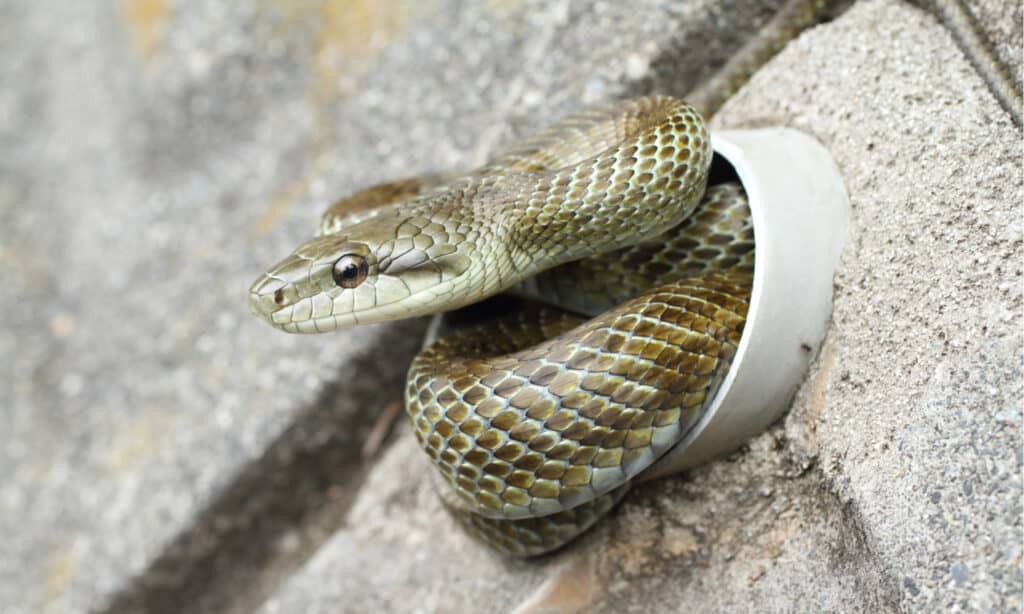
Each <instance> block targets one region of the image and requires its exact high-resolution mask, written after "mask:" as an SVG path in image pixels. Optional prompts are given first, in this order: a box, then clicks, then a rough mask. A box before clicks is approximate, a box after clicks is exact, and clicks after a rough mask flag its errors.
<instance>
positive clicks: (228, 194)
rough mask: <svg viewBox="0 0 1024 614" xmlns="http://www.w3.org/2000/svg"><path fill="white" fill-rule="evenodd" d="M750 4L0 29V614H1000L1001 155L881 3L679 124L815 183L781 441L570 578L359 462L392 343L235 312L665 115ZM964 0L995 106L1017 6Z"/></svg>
mask: <svg viewBox="0 0 1024 614" xmlns="http://www.w3.org/2000/svg"><path fill="white" fill-rule="evenodd" d="M778 4H779V2H777V1H776V0H766V1H762V0H687V1H686V2H676V1H669V0H645V1H643V2H630V3H620V2H600V1H597V0H586V1H581V2H569V1H568V0H561V1H560V0H555V1H541V0H536V1H525V0H524V1H518V0H485V1H481V2H473V1H469V0H465V1H458V0H425V1H411V0H410V1H401V0H381V1H374V0H251V1H248V2H230V1H228V0H121V1H114V0H107V1H104V0H95V1H87V2H31V1H29V0H2V1H0V263H2V265H3V266H2V270H3V271H4V273H3V280H4V284H3V285H4V288H5V291H6V292H5V294H6V296H5V300H3V301H0V357H2V358H0V542H2V543H3V544H4V548H3V549H2V552H0V610H2V611H4V612H12V613H17V612H25V613H28V612H89V611H95V612H137V611H138V612H141V611H149V612H249V611H254V610H256V609H258V608H263V611H267V612H272V611H281V612H297V611H324V612H334V611H352V612H358V611H370V610H383V611H409V612H412V611H423V612H435V611H436V612H446V611H455V610H466V611H481V610H487V609H489V608H490V607H491V605H490V604H494V605H493V608H494V609H495V610H496V611H512V610H514V609H515V608H516V607H520V608H521V611H545V610H544V608H547V610H546V611H579V610H582V609H590V610H596V611H615V612H619V611H673V610H675V607H676V606H677V605H678V604H680V603H682V601H683V600H685V601H686V602H687V603H691V604H695V606H694V607H700V608H702V609H708V610H719V609H748V608H749V607H752V606H753V607H757V606H760V607H765V608H768V609H786V606H787V605H790V606H792V605H793V604H799V605H796V606H795V607H793V608H792V609H796V610H812V609H824V610H837V609H853V610H857V609H879V608H880V609H896V608H906V609H912V610H913V609H932V608H937V607H953V606H954V605H958V606H962V607H964V608H965V609H974V608H975V607H978V608H992V609H997V610H1004V609H1013V608H1017V609H1019V608H1020V593H1021V580H1020V563H1021V545H1020V535H1021V533H1020V530H1021V521H1020V500H1021V499H1020V494H1021V481H1020V469H1021V455H1020V454H1021V453H1020V446H1019V443H1020V442H1019V429H1020V424H1021V418H1020V406H1019V399H1020V398H1021V392H1022V390H1021V363H1020V354H1019V351H1020V341H1021V333H1020V329H1021V326H1020V324H1021V321H1020V320H1021V318H1020V316H1021V311H1020V289H1021V288H1020V283H1021V262H1022V261H1024V259H1022V258H1021V228H1020V220H1021V217H1020V215H1019V214H1020V211H1019V203H1020V202H1021V181H1022V180H1021V164H1020V151H1019V150H1020V148H1019V143H1020V132H1019V131H1018V130H1017V129H1016V128H1014V127H1013V125H1012V124H1011V123H1010V122H1009V120H1008V119H1007V117H1006V116H1005V114H1003V113H1002V111H1001V110H1000V109H999V107H998V105H996V104H995V102H994V100H992V99H991V97H990V96H988V93H987V90H986V89H985V88H984V85H983V84H982V83H981V82H980V80H979V79H978V78H977V75H975V74H974V73H973V71H972V69H971V68H970V66H969V64H967V63H966V62H965V61H964V59H963V57H962V54H960V52H959V51H958V50H957V48H956V46H955V45H954V44H953V43H952V39H951V38H950V37H949V35H948V33H947V32H946V31H945V30H943V29H942V28H941V26H939V25H938V24H937V23H936V22H935V20H934V19H933V18H932V17H931V16H930V15H928V14H927V13H926V12H924V11H922V10H920V9H918V8H916V7H914V6H912V5H909V4H906V3H902V2H898V1H896V0H870V1H864V2H858V3H856V4H855V5H854V6H853V7H852V8H851V9H850V10H849V11H847V12H846V13H844V14H842V15H840V16H837V18H836V20H835V21H833V22H831V23H829V24H825V25H823V26H821V27H819V28H815V29H814V30H812V31H811V32H809V33H808V34H807V35H805V36H803V37H801V38H800V39H798V40H797V41H795V42H794V43H792V44H791V45H790V46H789V48H788V49H787V50H786V51H785V52H784V53H783V54H782V55H781V56H780V57H779V58H778V59H777V60H775V61H773V62H772V63H771V64H770V65H769V67H767V68H766V69H765V70H764V71H763V72H762V73H761V74H759V75H758V76H757V77H755V79H754V81H753V82H752V83H751V85H750V86H749V87H748V88H746V89H745V90H744V92H742V93H741V94H740V96H738V97H737V99H736V100H734V101H733V102H732V103H730V105H729V106H727V107H726V108H725V109H724V110H723V112H722V114H721V115H720V116H719V117H718V118H716V120H715V121H716V124H715V125H716V128H719V127H761V126H770V125H788V126H793V127H796V128H800V129H803V130H805V131H807V132H810V133H811V134H813V135H814V136H816V137H817V138H819V139H820V140H822V141H823V142H824V143H826V145H828V146H829V147H830V148H831V149H832V150H833V151H834V153H835V156H836V159H837V161H838V163H839V165H840V167H841V169H842V170H843V172H844V175H845V176H846V177H847V178H848V181H849V183H848V189H849V191H850V193H851V198H852V200H853V203H854V210H855V220H854V222H855V233H856V236H855V238H854V240H853V241H851V248H849V250H848V252H849V253H848V254H847V256H846V257H845V259H844V268H843V270H842V271H841V273H840V275H839V278H837V307H836V318H835V322H834V324H833V331H832V332H831V333H830V337H829V341H828V342H827V343H826V348H825V350H823V355H822V358H821V361H820V362H821V364H819V365H818V366H817V367H816V368H815V371H814V372H813V373H812V375H811V378H810V379H809V380H808V383H807V384H806V385H805V386H804V388H803V389H802V390H801V391H800V393H799V394H798V397H797V401H796V405H795V408H794V410H793V412H792V413H791V414H790V416H789V417H787V418H786V419H785V420H784V423H782V424H779V425H777V426H776V427H774V429H773V430H772V431H771V432H770V433H768V434H766V435H764V436H762V437H761V438H759V439H757V440H756V441H755V442H753V443H752V444H751V446H750V448H749V449H748V450H746V451H745V452H743V453H741V454H738V455H735V456H733V457H730V458H729V459H726V460H724V461H721V462H719V463H715V464H713V465H711V466H709V467H706V468H703V469H701V470H698V471H697V472H695V473H694V474H692V475H690V476H687V477H685V478H680V479H676V480H669V481H666V482H665V484H659V485H658V486H657V487H651V488H644V489H641V492H639V493H638V494H637V495H636V496H635V497H631V498H630V499H629V500H628V501H627V502H626V503H625V504H624V505H623V507H622V510H620V512H619V513H618V514H617V515H616V516H615V518H613V519H610V521H609V523H608V524H607V526H605V527H602V528H601V529H599V530H598V531H596V532H595V534H594V535H593V536H590V537H588V538H586V539H585V540H583V542H582V544H581V545H580V546H579V547H578V548H575V549H571V550H570V551H568V552H564V553H561V554H559V555H555V556H554V557H547V558H546V559H543V560H541V561H538V562H526V563H524V562H509V561H504V560H502V559H499V558H497V557H495V556H494V555H492V554H490V553H488V552H486V551H483V550H482V549H481V547H480V546H478V545H476V544H475V543H474V542H472V541H471V540H469V539H467V538H466V537H465V536H463V535H461V533H459V532H458V531H457V529H455V526H454V524H452V522H451V521H450V520H449V519H448V518H447V517H446V516H444V514H443V512H442V510H441V509H440V507H439V505H438V504H437V502H436V501H435V500H434V498H433V495H432V493H431V492H430V490H429V488H428V487H427V486H426V478H425V476H426V471H427V469H426V467H425V463H423V462H422V460H423V459H421V458H419V452H418V450H416V449H415V447H414V445H413V444H411V443H410V439H411V438H410V437H409V436H408V433H406V432H404V428H403V427H404V425H402V427H400V428H399V429H398V432H397V433H395V434H392V435H390V436H388V437H386V438H385V439H384V440H383V441H382V440H381V436H382V434H383V433H386V432H387V431H386V429H384V427H383V426H382V425H384V426H386V424H387V421H386V419H382V418H381V416H389V415H391V416H393V415H394V414H395V413H396V412H395V411H394V409H395V403H396V402H398V401H399V400H400V399H401V394H402V386H403V379H404V373H405V369H406V367H407V365H408V362H409V360H410V359H411V356H412V355H413V353H414V352H415V351H416V349H417V348H418V347H419V344H420V336H421V334H422V331H423V328H424V324H425V323H424V322H422V321H412V322H402V323H394V324H389V325H381V326H372V327H366V328H359V329H353V330H351V331H345V332H342V333H339V334H336V335H322V336H302V337H297V336H289V335H285V334H283V333H281V332H279V331H276V330H272V329H271V328H270V327H268V326H266V325H264V324H262V323H260V322H259V321H257V320H256V319H255V318H252V317H251V316H250V315H249V314H248V311H247V306H246V300H245V299H246V294H245V293H246V289H247V288H248V285H249V283H250V282H251V281H252V280H253V279H254V278H255V276H256V275H257V274H258V273H259V272H261V271H262V270H263V269H264V268H265V267H266V265H268V264H270V263H272V262H274V261H276V260H277V259H279V258H280V257H281V256H283V255H285V254H286V253H288V252H290V251H291V249H292V248H293V247H294V246H295V245H297V244H298V243H299V242H300V241H301V240H303V239H304V238H306V237H308V236H310V235H311V234H312V232H313V228H314V225H315V223H316V221H317V219H318V216H319V214H320V213H321V212H322V211H323V210H324V209H325V208H326V207H327V205H328V204H329V203H330V202H331V201H333V200H334V199H336V198H338V197H339V196H341V195H344V194H347V193H349V192H351V191H353V190H355V189H357V188H361V187H364V186H367V185H370V184H372V183H375V182H379V181H384V180H389V179H395V178H398V177H402V176H409V175H415V174H420V173H423V172H429V171H439V170H448V169H452V168H467V167H472V165H474V164H479V163H481V162H483V161H484V160H485V159H486V157H487V155H488V154H489V153H492V152H494V151H495V150H496V149H497V148H498V147H500V146H501V145H503V144H505V143H508V142H509V141H511V140H512V139H514V138H516V137H518V136H523V135H526V134H528V133H529V132H530V131H532V130H534V129H537V128H539V127H541V126H543V125H545V124H547V123H549V122H550V121H552V120H553V119H555V118H557V117H558V116H560V115H562V114H564V113H567V112H569V111H572V110H576V109H579V108H581V107H583V106H585V105H587V104H591V103H594V102H599V101H602V100H607V99H611V98H620V97H624V96H630V95H638V94H645V93H651V92H657V93H666V94H674V95H680V96H682V95H684V94H686V93H687V92H688V91H690V90H691V89H692V88H693V87H694V86H695V85H696V84H697V83H699V82H700V81H701V80H703V79H706V78H707V77H708V76H709V75H710V74H712V73H713V71H714V70H715V68H716V67H717V66H719V65H720V64H721V63H722V62H724V60H725V59H726V58H728V57H729V56H730V55H731V54H732V53H734V52H735V50H736V49H738V47H739V46H740V45H742V43H743V42H744V41H745V40H747V38H748V37H749V36H750V35H751V34H752V33H753V32H756V31H757V29H758V28H759V27H760V26H761V25H762V24H763V23H764V21H765V20H766V19H767V18H768V17H769V16H770V15H771V14H772V12H773V10H774V9H775V8H777V5H778ZM971 6H972V8H973V9H974V10H975V12H976V13H977V14H978V15H979V17H980V18H981V20H982V22H983V24H984V25H985V27H986V29H987V30H988V32H989V33H990V35H991V38H992V39H993V40H994V41H995V43H996V47H997V50H998V51H999V52H1000V54H1001V55H1002V56H1003V57H1004V59H1006V60H1007V61H1008V62H1009V63H1010V64H1011V66H1012V67H1013V69H1014V71H1015V74H1018V75H1019V74H1020V65H1021V49H1022V48H1021V23H1022V20H1021V6H1020V4H1019V3H1004V2H998V1H979V2H975V3H972V5H971ZM1011 17H1012V19H1011ZM530 608H534V609H533V610H531V609H530Z"/></svg>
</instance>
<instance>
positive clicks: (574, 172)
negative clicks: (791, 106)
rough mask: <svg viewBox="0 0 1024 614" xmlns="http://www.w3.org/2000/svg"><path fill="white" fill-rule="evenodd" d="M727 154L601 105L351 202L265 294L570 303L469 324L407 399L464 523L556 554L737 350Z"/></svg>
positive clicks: (349, 313)
mask: <svg viewBox="0 0 1024 614" xmlns="http://www.w3.org/2000/svg"><path fill="white" fill-rule="evenodd" d="M807 18H811V17H807ZM757 53H763V49H759V50H757ZM743 70H746V68H744V69H743ZM715 96H718V94H715ZM696 97H697V98H698V99H700V98H701V93H699V92H698V93H697V94H696ZM716 104H717V102H716V103H710V102H704V103H702V104H701V108H702V110H704V111H705V112H707V111H708V109H712V110H713V108H714V107H715V105H716ZM711 160H712V152H711V148H710V139H709V135H708V130H707V127H706V125H705V123H704V119H703V117H702V114H701V113H700V112H698V110H696V109H695V108H694V107H692V106H690V105H688V104H686V103H684V102H682V101H680V100H677V99H674V98H671V97H666V96H650V97H643V98H637V99H632V100H625V101H619V102H614V103H609V104H605V105H601V106H598V107H594V108H592V109H590V110H587V111H584V112H582V113H580V114H577V115H573V116H570V117H568V118H565V119H563V120H561V121H560V122H558V123H556V124H554V125H553V126H552V127H550V128H549V129H547V130H545V131H542V132H541V133H539V134H538V135H537V136H535V137H533V138H530V139H527V140H525V141H523V142H521V143H519V144H517V145H514V146H513V147H511V148H510V149H508V150H507V151H505V152H504V153H501V154H499V155H497V156H495V157H494V158H493V159H492V160H491V161H490V162H488V163H487V164H485V165H484V166H483V167H481V168H480V169H477V170H475V171H472V172H469V173H466V174H462V175H453V176H424V177H416V178H411V179H406V180H401V181H395V182H390V183H387V184H383V185H379V186H374V187H372V188H369V189H366V190H363V191H361V192H359V193H357V194H354V195H352V196H350V197H348V198H346V199H343V200H342V201H339V202H338V203H336V204H335V205H334V206H332V207H331V208H330V209H329V210H328V211H327V212H326V213H325V214H324V216H323V218H322V220H321V223H320V226H319V229H318V235H317V236H316V237H315V238H313V239H311V240H309V241H307V242H305V243H303V244H302V245H300V246H299V247H298V248H297V249H296V250H295V251H294V252H293V253H292V254H291V255H289V256H288V257H287V258H285V259H284V260H282V261H281V262H279V263H278V264H277V265H275V266H274V267H272V268H271V269H270V270H269V271H268V272H267V273H265V274H264V275H262V276H261V277H260V278H259V279H257V280H256V282H255V283H254V284H253V285H252V287H251V288H250V292H249V301H250V307H251V309H252V310H253V311H254V312H255V313H256V314H258V315H259V316H261V317H262V318H264V319H266V321H268V322H269V323H271V324H272V325H273V326H275V327H277V328H280V329H282V330H284V331H287V332H300V333H314V332H328V331H332V330H337V329H339V328H343V327H347V326H352V325H357V324H369V323H374V322H381V321H386V320H393V319H398V318H407V317H415V316H421V315H428V314H435V313H438V312H442V311H448V310H454V309H458V308H461V307H464V306H467V305H470V304H472V303H476V302H479V301H481V300H484V299H486V298H488V297H491V296H494V295H496V294H498V293H501V292H504V291H507V290H513V289H514V290H517V291H518V292H520V293H522V294H526V295H531V296H533V297H536V298H540V299H543V300H544V301H546V302H549V303H555V304H557V305H559V307H550V306H543V305H541V304H539V303H528V304H527V306H526V307H524V308H522V309H517V310H514V311H512V312H509V313H505V314H503V315H501V316H499V317H497V318H496V319H491V320H488V321H487V322H486V323H477V324H472V325H469V326H464V327H462V328H456V329H455V331H454V332H452V333H451V334H448V335H445V336H443V337H441V338H440V339H438V340H436V341H435V342H433V343H432V344H430V345H429V346H428V347H426V348H425V349H424V350H423V351H422V352H421V353H420V354H419V355H418V356H417V357H416V358H415V360H414V362H413V364H412V366H411V368H410V370H409V375H408V378H407V389H406V394H405V397H406V409H407V413H408V415H409V418H410V421H411V423H412V425H413V431H414V433H415V436H416V438H417V441H418V442H419V444H420V446H421V447H422V448H423V450H424V452H425V453H426V455H427V456H428V457H429V458H430V459H431V460H432V461H433V463H434V466H435V467H436V468H437V470H438V471H437V472H436V477H437V490H438V492H439V494H440V495H441V497H442V500H443V501H444V502H445V505H446V507H447V508H448V509H449V510H450V511H452V513H453V514H454V515H455V517H456V518H457V519H458V520H459V522H460V523H461V524H462V525H463V526H465V527H467V528H468V529H470V530H471V532H472V533H473V534H475V535H476V536H478V537H480V538H482V539H483V540H484V541H486V542H487V543H489V544H491V545H492V546H493V547H495V548H497V549H498V550H499V551H501V552H504V553H508V554H512V555H518V556H532V555H536V554H541V553H544V552H548V551H551V550H553V549H556V548H558V547H560V546H561V545H563V544H564V543H566V542H567V541H569V540H571V539H573V538H575V537H576V536H577V535H579V534H580V533H582V532H583V531H585V530H586V529H587V528H588V527H590V526H591V525H592V524H593V523H594V522H595V521H596V520H597V519H599V518H600V517H601V516H602V515H603V514H605V513H606V512H607V511H608V510H609V509H611V507H613V506H614V505H615V503H616V502H617V501H618V500H620V499H621V498H622V496H623V495H624V494H625V493H626V492H627V491H628V489H629V488H630V486H631V484H633V483H635V482H636V481H637V480H642V479H643V477H644V472H645V470H647V471H649V470H650V468H651V467H652V466H654V465H655V464H656V462H657V461H658V459H659V458H661V457H663V456H664V455H665V454H666V453H667V452H668V451H669V450H671V449H672V448H673V446H674V445H675V444H676V443H678V442H679V441H680V440H681V439H682V438H683V437H684V436H685V435H686V434H687V432H688V431H689V430H690V429H691V428H692V427H693V426H694V425H695V424H696V423H697V421H698V420H699V419H700V418H701V416H702V413H703V411H704V409H706V407H707V406H708V404H709V403H710V401H711V399H712V398H713V396H714V394H715V392H716V390H717V388H718V386H719V384H720V383H721V381H722V380H723V378H724V376H725V374H726V372H727V370H728V368H729V366H730V364H731V359H732V357H733V355H734V354H735V351H736V348H737V345H738V343H739V340H740V337H741V335H742V331H743V326H744V322H745V316H746V309H747V303H748V300H749V296H750V291H751V283H752V281H751V279H752V276H751V273H752V271H753V266H754V249H753V248H754V243H753V229H752V227H751V224H750V220H749V211H748V210H747V205H746V200H745V196H744V194H743V191H742V188H741V187H739V186H738V184H735V183H723V184H719V185H714V186H711V187H710V188H709V187H708V178H709V169H710V165H711ZM591 316H593V317H592V318H591V319H588V317H591Z"/></svg>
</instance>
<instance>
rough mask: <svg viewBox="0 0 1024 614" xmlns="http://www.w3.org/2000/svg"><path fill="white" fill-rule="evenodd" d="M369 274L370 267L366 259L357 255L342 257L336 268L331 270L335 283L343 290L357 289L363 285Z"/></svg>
mask: <svg viewBox="0 0 1024 614" xmlns="http://www.w3.org/2000/svg"><path fill="white" fill-rule="evenodd" d="M369 273H370V265H369V264H367V262H366V258H363V257H362V256H357V255H355V254H346V255H345V256H342V257H341V258H339V259H338V261H337V262H335V263H334V268H333V269H332V270H331V275H332V276H333V277H334V283H336V284H338V285H339V286H341V287H342V288H355V287H356V286H358V285H359V284H361V283H363V280H364V279H366V276H367V275H368V274H369Z"/></svg>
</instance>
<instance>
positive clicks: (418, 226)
mask: <svg viewBox="0 0 1024 614" xmlns="http://www.w3.org/2000/svg"><path fill="white" fill-rule="evenodd" d="M437 226H438V225H437V224H433V225H431V224H430V223H429V222H427V221H426V220H425V219H422V218H418V217H409V218H400V217H390V216H385V217H384V218H374V219H370V220H365V221H363V222H360V223H358V224H355V225H353V226H350V227H348V228H346V229H345V230H344V232H341V233H339V234H335V235H327V236H321V237H317V238H315V239H312V240H309V241H307V242H305V243H303V244H302V245H300V246H299V247H298V249H296V250H295V251H294V252H293V253H292V254H291V255H289V256H288V257H287V258H285V259H284V260H282V261H281V262H279V263H277V264H276V265H274V266H273V267H272V268H271V269H270V270H269V271H267V272H266V273H264V274H263V275H261V276H260V277H259V278H258V279H257V280H256V281H255V282H254V283H253V284H252V286H251V287H250V288H249V307H250V309H251V310H252V312H253V313H254V314H256V315H257V316H259V317H261V318H263V319H265V320H266V321H267V322H269V323H270V324H271V325H272V326H274V327H276V328H280V329H281V330H284V331H287V332H293V333H316V332H328V331H331V330H335V329H338V328H344V327H347V326H352V325H355V324H372V323H375V322H382V321H386V320H395V319H399V318H407V317H414V316H418V315H425V314H427V313H433V312H435V311H437V310H438V309H437V307H436V306H435V303H436V301H434V300H432V299H434V298H435V295H439V294H446V293H447V290H449V289H450V287H451V286H452V285H453V284H455V283H456V282H457V280H458V278H459V277H460V276H462V274H463V273H465V272H466V270H467V269H468V268H469V266H470V261H469V259H468V258H467V257H465V256H463V255H460V254H458V253H457V250H456V249H455V247H454V246H453V245H449V244H448V240H449V239H448V233H446V232H444V229H443V228H435V227H437Z"/></svg>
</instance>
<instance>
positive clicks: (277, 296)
mask: <svg viewBox="0 0 1024 614" xmlns="http://www.w3.org/2000/svg"><path fill="white" fill-rule="evenodd" d="M274 304H275V305H277V306H278V307H280V306H281V305H284V290H283V289H282V288H278V289H277V290H275V291H274Z"/></svg>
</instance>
